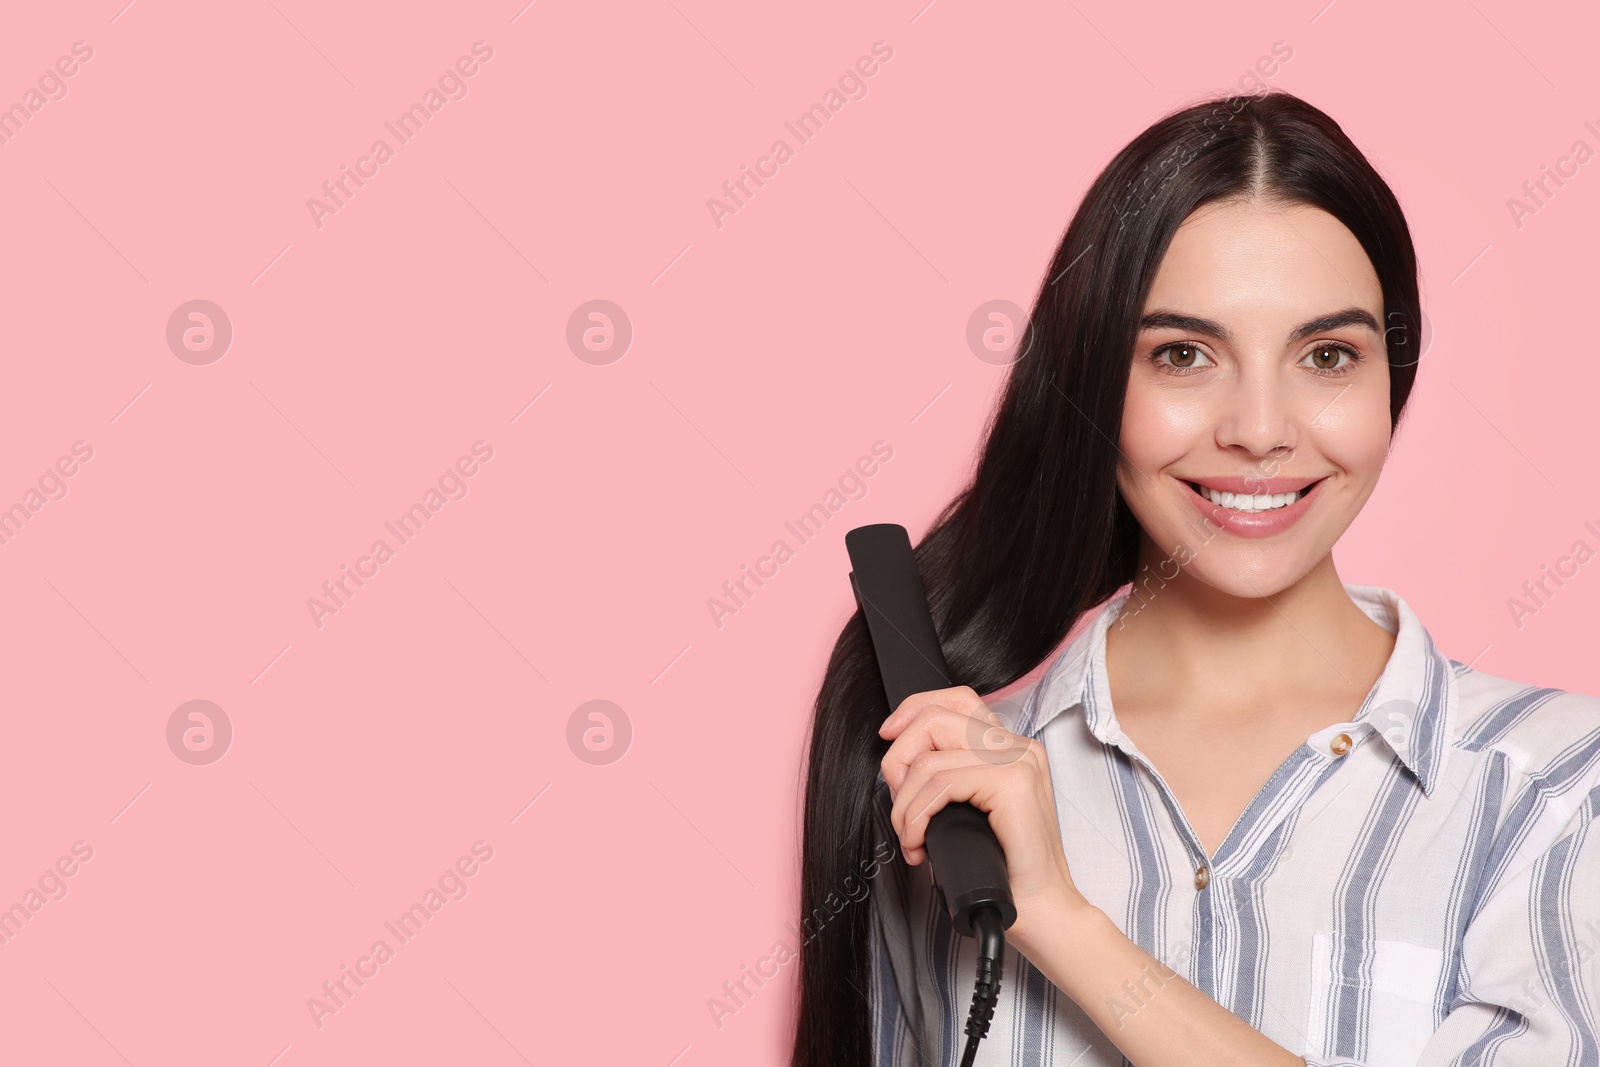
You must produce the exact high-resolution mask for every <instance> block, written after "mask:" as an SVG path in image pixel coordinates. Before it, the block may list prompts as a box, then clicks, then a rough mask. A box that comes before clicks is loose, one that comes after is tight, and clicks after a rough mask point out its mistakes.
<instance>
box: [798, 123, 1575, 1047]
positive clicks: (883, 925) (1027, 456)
mask: <svg viewBox="0 0 1600 1067" xmlns="http://www.w3.org/2000/svg"><path fill="white" fill-rule="evenodd" d="M1420 318H1421V312H1420V307H1419V303H1418V295H1417V277H1416V262H1415V258H1414V253H1413V249H1412V244H1411V238H1410V234H1409V231H1408V229H1407V226H1406V222H1405V219H1404V217H1403V216H1402V214H1401V211H1400V208H1399V205H1398V204H1397V202H1396V200H1395V197H1394V195H1393V193H1392V192H1391V191H1390V189H1389V188H1388V186H1387V185H1386V184H1385V183H1384V182H1383V180H1382V179H1381V178H1380V177H1379V176H1378V174H1377V173H1376V172H1375V171H1374V170H1373V169H1372V167H1371V166H1370V164H1369V163H1368V162H1367V161H1366V159H1365V158H1363V157H1362V155H1361V153H1360V152H1359V151H1358V150H1357V149H1356V148H1355V146H1354V145H1353V144H1351V142H1350V141H1349V139H1348V138H1347V137H1346V136H1345V135H1344V133H1343V132H1342V131H1341V130H1340V129H1339V127H1338V126H1337V125H1336V124H1335V123H1334V122H1333V121H1332V120H1331V119H1330V118H1328V117H1327V116H1326V115H1324V114H1323V113H1322V112H1320V111H1318V110H1317V109H1315V108H1313V107H1311V106H1310V105H1308V104H1306V103H1305V102H1303V101H1301V100H1299V99H1297V98H1296V97H1294V96H1292V95H1289V94H1286V93H1281V92H1272V93H1266V94H1261V95H1252V96H1235V97H1229V98H1227V99H1222V100H1216V101H1209V102H1206V103H1203V104H1200V105H1198V106H1195V107H1191V108H1188V109H1186V110H1183V111H1180V112H1178V113H1175V114H1173V115H1170V116H1168V117H1166V118H1164V119H1162V120H1161V121H1159V122H1157V123H1156V124H1155V125H1153V126H1152V127H1150V128H1149V129H1148V130H1146V131H1145V132H1144V133H1143V134H1141V135H1140V136H1139V137H1138V138H1136V139H1135V140H1134V141H1133V142H1132V143H1131V144H1129V145H1128V146H1127V148H1125V149H1124V150H1123V151H1122V152H1121V153H1120V154H1119V155H1118V156H1117V157H1116V158H1115V159H1114V160H1112V162H1111V163H1110V165H1109V166H1108V167H1107V168H1106V169H1105V171H1104V172H1103V173H1102V174H1101V175H1100V176H1099V178H1098V179H1097V180H1096V181H1095V183H1094V185H1093V186H1092V187H1091V188H1090V190H1089V192H1088V193H1087V195H1086V196H1085V198H1084V201H1083V204H1082V206H1081V207H1080V208H1079V210H1078V212H1077V214H1076V216H1075V217H1074V219H1073V220H1072V223H1071V225H1070V226H1069V227H1068V229H1067V232H1066V235H1065V237H1064V238H1063V239H1062V241H1061V244H1060V247H1059V248H1058V249H1057V250H1056V253H1055V258H1054V261H1053V263H1052V264H1051V267H1050V271H1049V274H1048V280H1047V281H1046V283H1045V284H1044V286H1043V287H1042V291H1041V292H1040V294H1039V296H1038V299H1037V301H1036V302H1035V304H1034V307H1033V311H1032V314H1031V316H1030V318H1029V321H1028V323H1027V328H1026V330H1025V331H1024V334H1023V336H1022V338H1021V341H1020V344H1019V349H1018V350H1019V351H1021V352H1022V353H1024V354H1023V356H1022V357H1021V358H1020V359H1019V360H1018V361H1017V362H1016V363H1015V364H1014V365H1013V366H1012V369H1011V372H1010V378H1009V380H1008V381H1007V383H1006V385H1005V389H1004V394H1003V396H1002V398H1001V400H1000V402H999V405H998V410H997V413H996V415H995V418H994V419H993V421H992V423H991V425H990V426H989V428H988V432H987V440H986V442H985V444H984V447H983V451H982V455H981V457H980V459H979V462H978V464H977V466H976V469H975V472H974V475H973V478H972V481H971V484H970V485H969V486H968V487H967V488H966V489H964V490H963V491H962V492H961V493H960V494H959V495H958V496H957V497H956V499H955V500H954V501H952V502H951V503H950V504H949V505H948V506H947V507H946V508H945V509H944V511H943V512H942V513H941V515H940V516H939V518H938V520H937V521H936V522H935V523H934V525H933V527H932V528H931V529H930V530H929V531H928V532H927V534H926V536H925V537H924V538H923V540H922V542H921V543H920V544H919V545H918V546H917V549H916V554H917V559H918V564H919V567H920V569H921V572H922V574H923V577H924V582H925V585H926V587H927V591H928V596H929V602H930V605H931V607H932V610H933V613H934V618H935V621H936V624H937V627H938V630H939V634H940V638H941V641H942V643H943V647H944V650H945V653H946V658H947V659H948V661H949V665H950V670H951V673H952V677H954V678H956V679H959V680H961V681H963V682H964V683H966V684H965V685H963V686H960V687H955V688H950V689H943V690H937V691H933V692H928V693H920V694H916V695H913V696H912V697H909V698H907V699H906V700H905V701H904V702H903V703H902V704H901V705H900V706H899V707H898V708H895V709H889V708H888V707H887V705H886V702H885V698H884V694H883V690H882V687H881V684H880V682H879V677H878V674H877V667H876V662H875V659H874V656H873V652H872V647H871V643H870V639H869V637H868V634H867V631H866V628H865V625H864V622H863V619H862V616H861V614H860V613H859V612H857V613H856V615H855V616H854V617H852V618H851V620H850V621H849V623H848V624H847V625H846V626H845V628H844V630H843V632H842V633H841V634H840V636H839V639H838V642H837V644H836V645H835V647H834V650H833V655H832V657H831V659H830V661H829V664H828V668H827V675H826V678H825V680H824V682H823V685H822V688H821V692H820V694H819V696H818V698H817V703H816V710H815V718H814V721H813V725H812V736H811V743H810V755H809V766H808V771H807V783H806V806H805V831H804V832H805V845H804V850H805V851H804V873H803V885H802V899H801V909H802V915H803V917H804V921H805V923H806V929H807V930H808V937H807V939H806V941H805V943H804V947H803V950H802V953H801V1000H800V1009H799V1017H798V1024H797V1033H796V1039H795V1046H794V1058H793V1062H794V1063H795V1064H796V1065H807V1067H824V1065H825V1067H840V1065H850V1067H855V1065H867V1064H880V1065H886V1064H893V1065H896V1067H901V1065H906V1067H909V1065H912V1064H924V1065H928V1067H934V1065H940V1064H954V1063H956V1057H957V1056H958V1055H959V1054H960V1051H961V1044H962V1043H963V1038H962V1033H961V1027H962V1024H963V1022H964V1021H965V1018H966V1012H967V1004H968V1001H969V1000H970V998H971V996H972V990H973V980H974V975H975V956H976V942H974V941H973V940H971V939H970V938H964V937H960V936H957V935H955V934H954V933H953V931H952V929H951V925H950V922H949V917H948V914H947V913H946V912H945V911H944V910H943V908H942V906H941V905H940V902H939V900H938V897H937V896H936V895H935V893H934V892H933V890H932V888H931V885H930V881H929V878H928V874H927V870H926V867H925V866H924V867H923V870H921V871H917V870H914V869H909V868H914V867H918V866H923V865H924V861H925V859H926V855H925V852H924V848H923V844H924V837H923V835H924V832H925V830H926V828H927V823H928V820H929V818H931V817H932V815H933V814H934V813H936V812H937V811H938V810H940V809H941V808H942V807H944V806H945V805H946V804H949V803H954V802H957V801H962V800H970V801H971V802H972V803H973V804H975V805H976V806H978V807H979V808H981V809H983V810H985V811H987V812H988V813H989V822H990V825H991V826H992V827H993V828H994V830H995V833H996V836H997V837H998V838H999V840H1000V843H1001V845H1002V846H1003V848H1004V849H1005V853H1006V859H1007V866H1008V872H1009V878H1010V883H1011V888H1012V892H1013V895H1014V897H1015V900H1016V904H1017V909H1018V915H1017V919H1016V922H1015V923H1014V925H1012V926H1011V927H1010V928H1009V929H1008V930H1007V931H1006V939H1007V941H1008V943H1009V945H1010V946H1011V950H1012V951H1010V952H1008V953H1007V959H1006V962H1005V968H1004V971H1003V973H1002V980H1001V988H1000V1001H999V1005H998V1009H997V1011H996V1015H995V1018H994V1022H993V1025H992V1027H991V1029H990V1032H989V1036H988V1037H987V1038H986V1039H985V1041H984V1042H983V1043H982V1045H980V1046H979V1049H978V1063H980V1064H982V1063H990V1064H1001V1063H1005V1064H1024V1063H1028V1064H1032V1063H1055V1064H1059V1065H1063V1067H1065V1065H1067V1064H1072V1065H1073V1067H1098V1065H1106V1067H1116V1065H1118V1064H1121V1063H1123V1062H1124V1059H1123V1058H1124V1057H1126V1060H1127V1061H1129V1062H1132V1063H1136V1064H1138V1065H1139V1067H1166V1065H1176V1064H1184V1065H1191V1064H1205V1063H1217V1064H1222V1063H1227V1064H1301V1063H1304V1064H1307V1065H1310V1067H1333V1065H1362V1067H1387V1065H1399V1064H1406V1065H1411V1064H1417V1063H1421V1064H1430V1065H1431V1064H1437V1065H1440V1067H1443V1065H1445V1064H1454V1063H1457V1062H1463V1063H1492V1064H1499V1065H1502V1067H1510V1065H1515V1067H1532V1065H1534V1064H1549V1063H1580V1062H1582V1063H1594V1062H1596V1057H1597V1055H1600V1038H1597V1036H1596V1033H1597V1029H1600V1023H1597V1020H1600V973H1597V965H1596V964H1595V962H1594V961H1595V959H1596V957H1597V954H1600V827H1597V826H1596V821H1597V812H1600V700H1596V699H1595V698H1593V697H1591V696H1587V695H1584V694H1578V693H1564V692H1561V691H1558V690H1552V689H1546V688H1539V687H1534V686H1528V685H1522V684H1519V683H1516V682H1512V681H1507V680H1503V679H1499V678H1495V677H1492V676H1490V675H1487V674H1484V673H1482V672H1479V671H1476V670H1474V669H1472V668H1471V666H1470V665H1468V664H1463V663H1460V662H1457V661H1455V660H1450V659H1446V658H1445V657H1444V656H1443V655H1441V654H1440V653H1439V651H1438V650H1437V649H1436V648H1435V646H1434V643H1433V641H1432V639H1431V638H1430V637H1429V636H1428V633H1427V631H1426V630H1425V629H1424V628H1423V627H1422V625H1421V623H1420V622H1419V620H1418V619H1417V617H1416V616H1415V614H1414V613H1413V612H1412V611H1411V609H1410V608H1409V607H1408V606H1407V605H1406V603H1405V602H1404V600H1402V599H1401V598H1400V597H1399V596H1398V595H1397V594H1395V593H1394V592H1393V591H1391V590H1388V589H1382V588H1376V587H1366V586H1346V585H1343V584H1342V583H1341V582H1340V579H1339V576H1338V574H1337V573H1336V571H1335V569H1334V564H1333V558H1332V555H1331V550H1332V548H1333V545H1334V542H1335V541H1337V539H1338V538H1339V536H1340V535H1341V534H1342V533H1343V532H1344V530H1345V529H1346V528H1347V527H1348V526H1349V525H1350V523H1351V522H1352V521H1353V520H1354V519H1355V517H1356V514H1357V513H1358V512H1359V511H1360V509H1361V507H1362V505H1363V504H1364V503H1365V501H1366V500H1367V498H1368V496H1369V495H1370V494H1371V492H1372V490H1373V488H1374V486H1375V485H1376V483H1377V480H1378V476H1379V474H1380V472H1381V470H1382V467H1383V463H1384V460H1385V458H1386V456H1387V454H1388V451H1389V447H1390V443H1391V441H1392V439H1393V434H1394V431H1395V428H1396V427H1397V426H1398V424H1399V421H1400V416H1401V413H1402V411H1403V410H1404V408H1405V403H1406V398H1407V396H1408V395H1409V393H1410V390H1411V385H1412V382H1413V380H1414V378H1415V375H1416V369H1417V357H1418V356H1420V354H1421V352H1420V340H1421V331H1420ZM1416 503H1417V505H1418V507H1419V510H1421V509H1423V508H1425V506H1426V502H1425V501H1417V502H1416ZM1124 587H1127V588H1124ZM1097 606H1098V607H1100V608H1101V609H1102V610H1100V611H1099V612H1098V614H1094V615H1092V616H1091V615H1090V614H1089V612H1090V610H1091V609H1093V608H1096V607H1097ZM1080 620H1082V621H1083V622H1084V626H1083V628H1082V629H1081V630H1079V631H1078V633H1077V636H1076V637H1075V638H1072V639H1071V641H1070V643H1069V644H1067V645H1066V647H1065V649H1064V650H1063V651H1061V652H1060V653H1059V655H1057V656H1056V657H1055V659H1054V660H1053V661H1051V663H1050V664H1049V666H1048V668H1047V669H1046V670H1045V671H1044V672H1043V674H1042V676H1040V677H1039V679H1038V681H1037V682H1035V683H1033V684H1032V685H1029V686H1027V687H1026V688H1023V689H1020V690H1018V691H1017V692H1015V693H1013V694H1011V695H1010V697H1009V698H1008V699H1006V700H998V701H996V702H995V704H993V705H990V704H989V703H987V702H985V701H983V700H982V699H980V698H979V697H978V694H979V693H997V692H998V691H1000V690H1002V689H1005V688H1006V687H1008V686H1011V685H1012V684H1013V683H1015V682H1017V681H1019V680H1020V679H1022V678H1023V677H1024V676H1026V675H1028V674H1029V673H1030V672H1031V671H1032V670H1033V669H1034V668H1035V667H1036V666H1038V665H1040V664H1041V663H1043V662H1044V660H1045V658H1046V657H1047V656H1048V655H1049V654H1050V653H1051V652H1052V651H1053V650H1056V649H1057V648H1059V647H1060V646H1061V644H1062V642H1063V640H1066V639H1067V638H1069V637H1070V636H1071V634H1072V632H1073V631H1074V627H1075V624H1077V623H1078V622H1079V621H1080ZM1113 708H1114V710H1113ZM891 711H892V714H889V713H890V712H891ZM886 716H887V718H886ZM889 846H898V847H899V848H900V849H902V850H903V855H904V862H903V863H902V862H901V861H900V859H898V858H896V859H892V860H890V861H889V862H888V863H886V864H883V865H881V866H880V865H879V864H878V863H877V862H876V861H875V860H874V857H875V856H876V857H880V858H881V857H882V856H884V855H890V854H892V851H893V849H892V848H890V851H887V852H885V851H879V849H880V847H889ZM861 871H867V872H869V873H871V872H875V873H873V874H872V881H871V883H870V891H869V892H868V893H867V894H865V898H866V901H867V903H865V904H864V905H860V904H856V903H847V904H845V905H844V906H843V907H838V906H836V905H835V904H834V903H833V902H834V901H837V900H838V896H839V893H840V891H841V889H840V887H841V886H844V891H845V892H848V891H849V887H850V885H851V884H853V883H854V881H855V876H856V873H857V872H861ZM855 899H856V898H855V897H854V896H852V897H851V900H852V901H854V900H855ZM823 920H825V921H823ZM1463 1054H1465V1055H1464V1058H1463V1059H1461V1060H1458V1059H1457V1057H1458V1056H1463Z"/></svg>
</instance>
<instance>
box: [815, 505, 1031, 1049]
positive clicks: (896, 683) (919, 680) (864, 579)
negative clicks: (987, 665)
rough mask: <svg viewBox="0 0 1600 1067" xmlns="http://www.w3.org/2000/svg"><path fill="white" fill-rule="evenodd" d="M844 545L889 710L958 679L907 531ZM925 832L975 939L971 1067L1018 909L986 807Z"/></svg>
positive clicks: (949, 811)
mask: <svg viewBox="0 0 1600 1067" xmlns="http://www.w3.org/2000/svg"><path fill="white" fill-rule="evenodd" d="M844 543H845V548H846V550H847V551H848V552H849V553H850V565H851V566H852V567H853V568H855V569H854V570H852V571H851V572H850V584H851V586H852V588H854V589H855V594H856V603H857V604H859V605H860V607H861V611H862V614H863V615H865V616H866V620H867V629H868V631H869V632H870V633H871V634H872V647H873V651H874V652H875V653H876V654H877V658H878V671H879V673H880V674H881V675H882V676H883V691H884V693H885V695H887V696H888V698H889V709H890V710H891V711H892V710H894V709H895V708H897V707H899V706H900V703H901V702H902V701H904V700H905V698H906V697H908V696H910V695H912V694H913V693H922V692H927V691H928V690H930V689H948V688H950V687H951V686H953V685H958V684H960V683H958V682H954V681H952V680H951V679H950V671H949V668H948V667H947V666H946V665H945V661H944V652H943V650H942V649H941V648H940V647H939V634H938V632H937V631H936V630H935V629H934V625H933V613H932V612H931V611H929V610H928V594H927V590H926V589H924V588H923V585H922V576H921V574H919V573H918V571H917V560H916V556H915V555H913V553H912V550H911V538H910V537H909V536H908V535H907V534H906V529H905V527H904V526H900V525H897V524H895V523H876V524H874V525H870V526H858V527H856V528H855V529H853V530H850V531H849V532H848V533H846V534H845V535H844ZM926 838H927V842H926V849H927V853H928V863H929V866H930V867H931V868H932V870H933V881H934V885H935V886H936V887H937V888H938V891H939V896H940V899H942V900H943V901H944V906H945V908H946V909H947V910H948V911H949V912H950V921H951V923H952V924H954V926H955V928H956V930H957V931H958V932H960V933H961V934H962V935H963V936H965V937H976V938H977V939H978V985H977V989H976V990H975V991H974V992H973V995H972V1008H971V1010H970V1011H969V1012H968V1015H967V1046H966V1050H965V1052H963V1054H962V1056H961V1067H972V1062H973V1058H974V1057H975V1056H977V1054H978V1042H979V1041H980V1040H982V1039H983V1037H984V1036H985V1035H986V1034H988V1032H989V1023H990V1020H992V1019H993V1018H994V1009H995V1004H996V1003H997V1002H998V1001H999V999H1000V963H1001V959H1002V953H1003V950H1004V948H1005V931H1006V930H1008V929H1010V927H1011V924H1012V923H1014V922H1016V921H1017V906H1016V904H1015V903H1014V902H1013V901H1012V899H1011V885H1010V882H1009V881H1008V880H1007V878H1006V854H1005V851H1004V850H1003V849H1002V848H1001V847H1000V840H999V839H998V838H997V837H995V835H994V831H993V830H992V829H990V827H989V816H988V815H986V814H985V813H984V812H983V811H982V810H981V809H979V808H976V807H974V806H973V805H972V804H970V803H967V802H966V801H962V802H960V803H957V804H946V805H945V806H944V807H943V808H940V809H939V810H938V811H937V812H935V813H934V814H933V818H932V819H930V820H929V822H928V829H927V833H926Z"/></svg>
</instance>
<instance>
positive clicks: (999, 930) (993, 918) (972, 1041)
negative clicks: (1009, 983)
mask: <svg viewBox="0 0 1600 1067" xmlns="http://www.w3.org/2000/svg"><path fill="white" fill-rule="evenodd" d="M972 928H973V932H974V934H975V935H976V937H977V939H978V986H977V989H975V990H974V991H973V994H972V1008H971V1010H970V1011H968V1013H967V1047H966V1049H965V1051H963V1052H962V1054H961V1067H972V1063H973V1060H974V1059H976V1058H977V1055H978V1042H979V1041H981V1040H983V1039H984V1037H986V1036H988V1033H989V1023H990V1022H991V1021H992V1020H993V1019H994V1009H995V1005H997V1004H998V1003H999V1002H1000V963H1001V959H1002V958H1003V953H1004V950H1005V944H1006V938H1005V927H1004V926H1003V925H1002V924H1001V921H1000V909H999V908H995V907H992V906H984V907H981V908H978V909H976V910H975V911H973V913H972Z"/></svg>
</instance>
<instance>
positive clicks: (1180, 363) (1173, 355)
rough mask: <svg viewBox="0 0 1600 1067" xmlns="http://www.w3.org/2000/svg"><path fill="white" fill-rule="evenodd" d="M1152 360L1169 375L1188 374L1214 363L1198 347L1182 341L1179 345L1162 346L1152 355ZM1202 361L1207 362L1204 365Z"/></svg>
mask: <svg viewBox="0 0 1600 1067" xmlns="http://www.w3.org/2000/svg"><path fill="white" fill-rule="evenodd" d="M1150 358H1151V359H1153V360H1154V361H1155V362H1156V364H1157V366H1160V367H1162V368H1163V369H1164V370H1166V371H1167V372H1168V373H1174V374H1186V373H1188V372H1189V371H1193V370H1199V369H1200V368H1201V367H1204V366H1207V365H1210V364H1211V362H1212V360H1211V357H1210V356H1208V355H1206V354H1205V353H1204V352H1202V351H1201V350H1200V347H1199V346H1198V345H1192V344H1189V343H1187V342H1184V341H1180V342H1178V343H1177V344H1170V345H1162V346H1161V347H1160V348H1158V349H1156V350H1155V351H1154V352H1152V353H1151V354H1150ZM1201 360H1204V361H1205V362H1204V363H1202V362H1200V361H1201Z"/></svg>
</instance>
